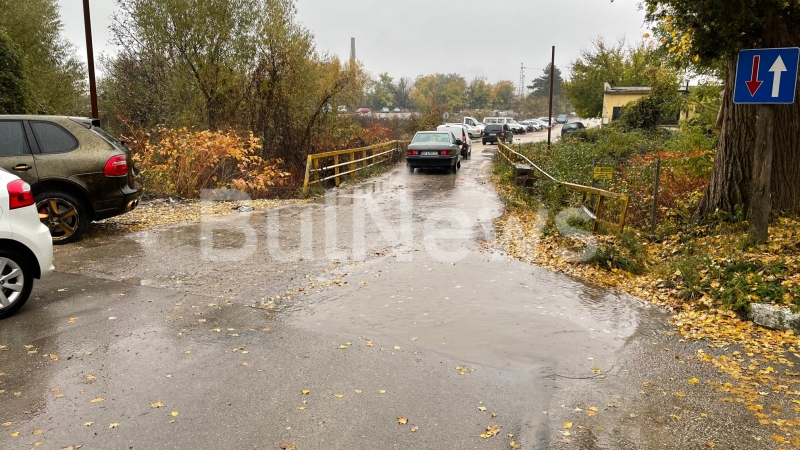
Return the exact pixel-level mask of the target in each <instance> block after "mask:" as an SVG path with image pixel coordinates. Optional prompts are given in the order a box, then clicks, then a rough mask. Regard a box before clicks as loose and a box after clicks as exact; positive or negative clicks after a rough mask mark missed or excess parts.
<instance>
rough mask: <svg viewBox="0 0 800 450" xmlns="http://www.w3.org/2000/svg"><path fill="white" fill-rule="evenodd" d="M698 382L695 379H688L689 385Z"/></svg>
mask: <svg viewBox="0 0 800 450" xmlns="http://www.w3.org/2000/svg"><path fill="white" fill-rule="evenodd" d="M699 382H700V380H698V379H697V378H694V377H692V378H689V384H697V383H699Z"/></svg>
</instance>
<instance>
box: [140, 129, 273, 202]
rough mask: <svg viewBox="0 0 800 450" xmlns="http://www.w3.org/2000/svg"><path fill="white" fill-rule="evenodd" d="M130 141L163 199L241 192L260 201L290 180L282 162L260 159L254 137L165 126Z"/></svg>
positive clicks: (150, 187) (153, 190)
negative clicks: (210, 192)
mask: <svg viewBox="0 0 800 450" xmlns="http://www.w3.org/2000/svg"><path fill="white" fill-rule="evenodd" d="M126 140H127V141H128V143H129V145H130V146H131V148H132V149H133V157H134V160H135V162H136V165H137V167H138V168H139V169H140V170H141V171H142V173H143V174H144V177H145V180H146V184H147V185H146V188H147V191H148V192H150V193H154V194H157V195H176V196H180V197H184V198H197V197H199V196H200V192H201V191H202V190H203V189H220V188H235V189H239V190H241V191H244V192H246V193H247V194H248V195H250V196H251V197H254V198H256V197H259V196H264V195H266V194H267V192H268V190H269V188H271V187H274V186H281V185H284V184H286V183H287V182H288V181H289V178H288V177H289V174H288V173H285V172H283V171H281V170H280V168H279V166H280V164H281V163H282V161H281V160H272V161H267V160H264V159H262V158H261V157H260V156H258V155H257V153H258V152H259V151H260V150H261V143H260V141H259V139H257V138H256V137H254V136H253V134H252V133H244V134H241V135H240V134H237V133H236V132H234V131H233V130H230V131H227V132H222V131H209V130H204V131H195V130H190V129H187V128H180V129H169V128H164V127H160V128H158V129H156V130H154V131H153V132H152V133H148V132H145V131H143V130H138V131H134V133H133V137H130V138H126Z"/></svg>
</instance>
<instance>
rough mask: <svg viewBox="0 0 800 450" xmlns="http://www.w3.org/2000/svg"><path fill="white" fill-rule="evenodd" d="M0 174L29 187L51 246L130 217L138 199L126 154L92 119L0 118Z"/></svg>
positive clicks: (139, 191) (139, 187)
mask: <svg viewBox="0 0 800 450" xmlns="http://www.w3.org/2000/svg"><path fill="white" fill-rule="evenodd" d="M0 168H3V169H6V170H7V171H9V172H10V173H13V174H14V175H17V176H19V177H20V178H21V179H22V180H23V181H26V182H27V183H28V184H30V185H31V188H32V189H33V195H34V196H35V198H36V205H37V208H38V209H39V217H40V218H41V221H42V223H44V224H45V225H46V226H47V227H48V228H49V229H50V234H51V235H52V237H53V242H54V243H55V244H67V243H70V242H75V241H77V240H78V239H80V236H81V234H82V233H83V231H84V230H85V229H86V226H87V225H88V224H89V222H91V221H93V220H102V219H107V218H109V217H114V216H118V215H120V214H124V213H126V212H128V211H131V210H132V209H134V208H136V206H137V205H138V204H139V199H140V198H141V197H142V184H141V183H140V182H139V180H138V177H137V173H138V172H137V171H136V169H135V168H134V166H133V160H132V159H131V152H130V150H129V149H128V148H127V147H125V146H124V145H123V144H122V143H121V142H119V141H118V140H117V139H115V138H114V137H113V136H111V135H110V134H108V133H106V132H105V131H104V130H103V129H102V128H100V123H99V121H96V120H92V119H87V118H77V117H65V116H35V115H18V116H6V115H0Z"/></svg>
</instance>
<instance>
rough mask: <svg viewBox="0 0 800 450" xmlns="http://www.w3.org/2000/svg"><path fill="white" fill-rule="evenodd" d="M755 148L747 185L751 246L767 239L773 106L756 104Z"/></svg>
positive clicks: (772, 147) (772, 141)
mask: <svg viewBox="0 0 800 450" xmlns="http://www.w3.org/2000/svg"><path fill="white" fill-rule="evenodd" d="M756 115H757V117H756V145H755V150H754V152H753V181H752V183H751V184H750V208H749V210H748V213H747V217H748V220H749V222H750V230H749V233H748V235H749V238H750V241H751V242H752V243H753V244H763V243H764V242H767V239H768V238H769V213H770V210H771V207H772V204H771V200H770V192H771V186H770V178H771V177H772V154H773V152H774V143H775V139H774V137H775V136H774V134H773V133H774V128H775V126H774V124H775V107H774V106H773V105H758V109H757V111H756Z"/></svg>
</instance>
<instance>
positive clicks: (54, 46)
mask: <svg viewBox="0 0 800 450" xmlns="http://www.w3.org/2000/svg"><path fill="white" fill-rule="evenodd" d="M62 28H63V25H62V23H61V17H60V16H59V13H58V4H57V2H56V0H25V1H18V0H0V30H3V31H4V32H5V34H6V37H7V39H8V40H9V41H10V42H13V45H14V53H16V55H17V58H19V63H20V64H19V66H20V68H21V73H22V76H23V78H24V79H25V80H26V86H27V89H28V94H29V97H28V100H29V101H28V107H27V109H28V110H29V111H31V112H36V113H43V114H77V115H87V114H88V112H87V111H86V107H85V102H84V101H83V99H84V91H85V87H86V83H85V72H84V67H83V64H82V63H81V62H80V61H79V60H78V58H77V57H76V55H75V48H74V46H73V45H72V44H70V43H69V42H68V41H67V40H66V39H64V38H63V37H61V29H62Z"/></svg>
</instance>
